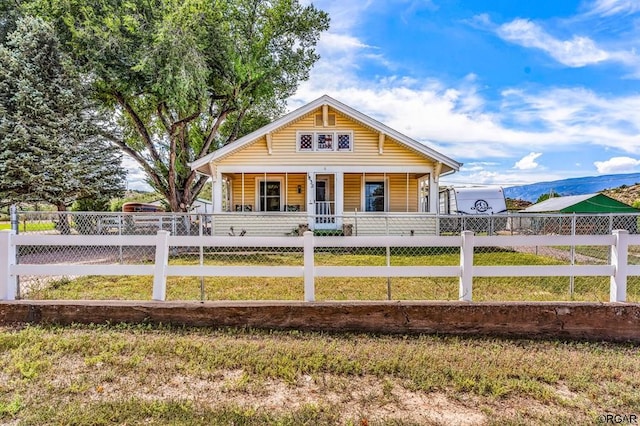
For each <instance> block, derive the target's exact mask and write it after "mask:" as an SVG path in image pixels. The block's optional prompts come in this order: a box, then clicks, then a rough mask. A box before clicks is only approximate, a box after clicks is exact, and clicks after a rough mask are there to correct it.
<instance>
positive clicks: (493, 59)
mask: <svg viewBox="0 0 640 426" xmlns="http://www.w3.org/2000/svg"><path fill="white" fill-rule="evenodd" d="M303 3H306V4H309V3H313V4H315V5H316V6H317V7H319V8H320V9H323V10H325V11H327V12H329V14H330V16H331V28H330V30H329V31H328V32H327V33H325V34H324V35H323V36H322V39H321V42H320V44H319V46H318V51H319V53H320V54H321V56H322V58H321V60H320V61H319V62H318V63H317V64H316V66H315V67H314V69H313V71H312V73H311V78H310V79H309V81H307V82H304V83H303V84H302V85H301V86H300V89H299V90H298V92H297V93H296V95H295V96H293V97H292V98H291V99H290V100H289V104H288V105H289V108H290V109H294V108H296V107H299V106H301V105H303V104H305V103H307V102H309V101H311V100H313V99H315V98H317V97H319V96H321V95H323V94H328V95H330V96H332V97H334V98H336V99H338V100H340V101H342V102H344V103H346V104H348V105H349V106H352V107H354V108H356V109H358V110H360V111H362V112H363V113H365V114H368V115H370V116H371V117H374V118H376V119H378V120H380V121H382V122H384V123H385V124H387V125H389V126H390V127H392V128H394V129H396V130H398V131H400V132H402V133H405V134H406V135H408V136H410V137H412V138H414V139H416V140H418V141H421V142H424V143H426V144H428V145H429V146H431V147H432V148H435V149H436V150H438V151H440V152H442V153H444V154H446V155H448V156H450V157H452V158H454V159H455V160H458V161H460V162H463V163H464V166H463V167H462V169H461V171H460V173H456V174H455V175H452V176H451V177H448V178H446V182H447V183H461V184H479V183H483V184H499V185H503V186H511V185H518V184H526V183H531V182H539V181H548V180H556V179H563V178H568V177H580V176H594V175H599V174H612V173H631V172H638V171H640V53H639V52H636V50H637V49H639V48H640V0H527V1H524V0H522V1H520V0H380V1H355V0H341V1H337V0H318V1H313V2H312V1H303ZM639 50H640V49H639Z"/></svg>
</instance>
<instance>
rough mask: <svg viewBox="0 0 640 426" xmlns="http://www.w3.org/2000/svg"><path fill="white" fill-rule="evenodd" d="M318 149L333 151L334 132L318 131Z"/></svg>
mask: <svg viewBox="0 0 640 426" xmlns="http://www.w3.org/2000/svg"><path fill="white" fill-rule="evenodd" d="M317 137H318V151H333V133H318V135H317Z"/></svg>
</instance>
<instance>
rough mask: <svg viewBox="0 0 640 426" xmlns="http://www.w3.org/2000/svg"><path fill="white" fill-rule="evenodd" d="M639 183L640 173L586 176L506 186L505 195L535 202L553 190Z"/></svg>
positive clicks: (586, 190)
mask: <svg viewBox="0 0 640 426" xmlns="http://www.w3.org/2000/svg"><path fill="white" fill-rule="evenodd" d="M638 183H640V173H628V174H611V175H600V176H585V177H578V178H569V179H561V180H555V181H548V182H537V183H532V184H528V185H519V186H510V187H505V188H504V195H505V197H507V198H513V199H519V200H525V201H531V202H535V201H536V200H537V199H538V198H539V197H540V196H541V195H543V194H548V193H549V192H551V191H554V192H556V193H557V194H558V195H560V196H567V195H582V194H592V193H596V192H603V191H605V190H613V189H616V188H620V187H623V186H633V185H636V184H638ZM632 202H633V201H632Z"/></svg>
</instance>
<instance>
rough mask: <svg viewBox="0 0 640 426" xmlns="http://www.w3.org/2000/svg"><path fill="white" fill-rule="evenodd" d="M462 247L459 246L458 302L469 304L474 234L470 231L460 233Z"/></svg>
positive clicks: (471, 289) (470, 298)
mask: <svg viewBox="0 0 640 426" xmlns="http://www.w3.org/2000/svg"><path fill="white" fill-rule="evenodd" d="M461 236H462V245H461V246H460V286H459V292H458V300H463V301H465V302H471V300H472V292H473V248H474V234H473V232H472V231H462V233H461Z"/></svg>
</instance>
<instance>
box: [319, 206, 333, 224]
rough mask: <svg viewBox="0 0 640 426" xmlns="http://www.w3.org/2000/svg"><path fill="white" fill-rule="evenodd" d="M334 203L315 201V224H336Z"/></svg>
mask: <svg viewBox="0 0 640 426" xmlns="http://www.w3.org/2000/svg"><path fill="white" fill-rule="evenodd" d="M334 204H335V203H334V201H316V223H319V224H323V223H327V224H328V223H336V217H335V209H334Z"/></svg>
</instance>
